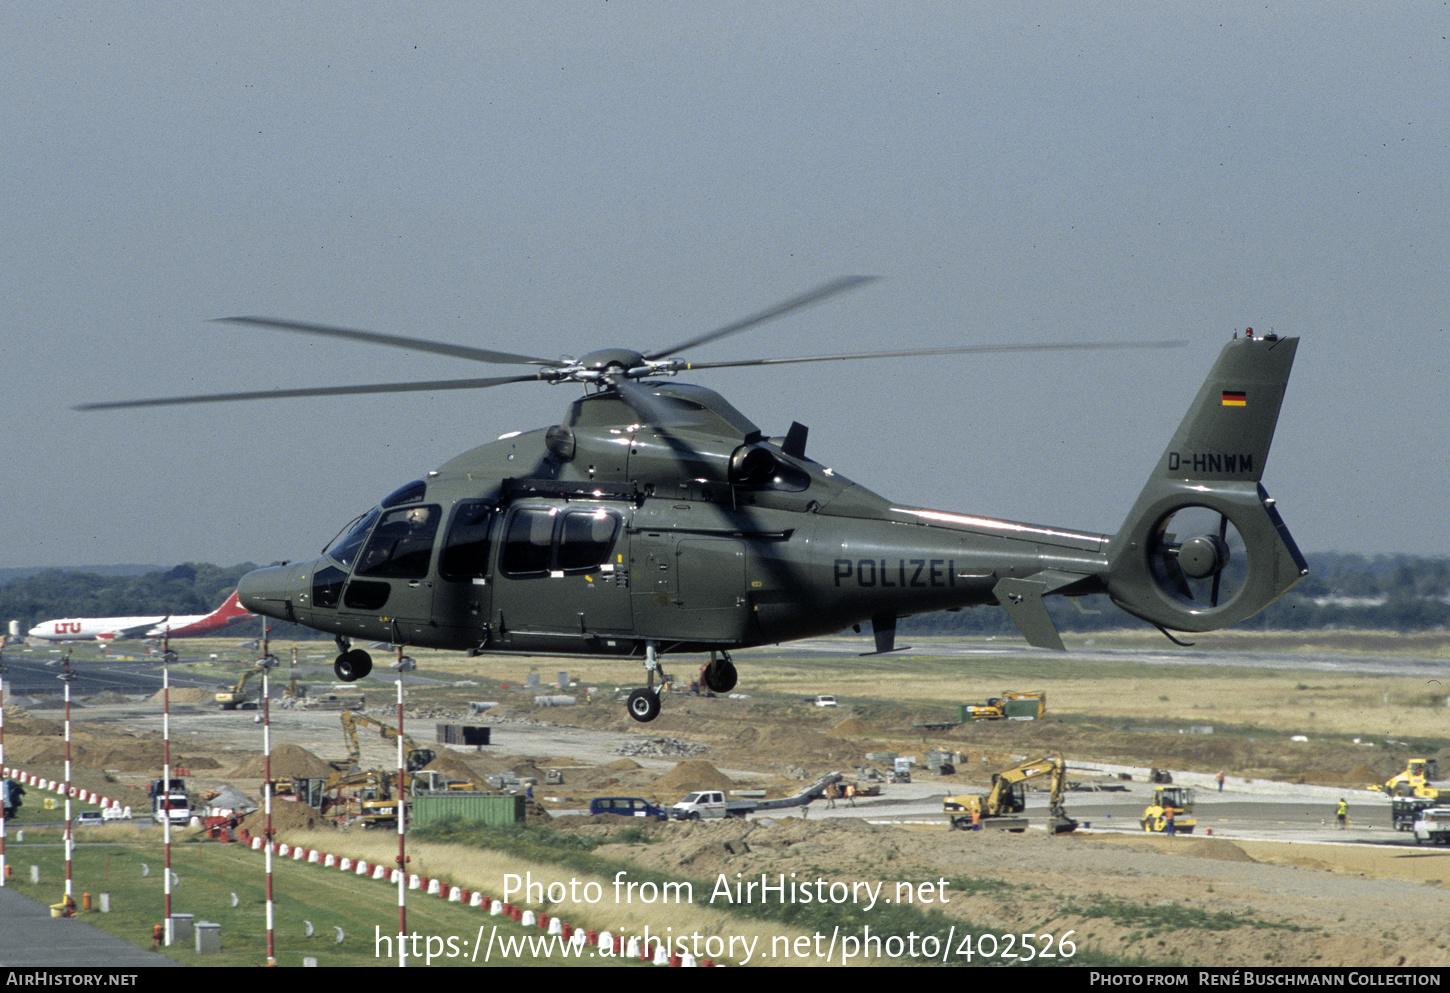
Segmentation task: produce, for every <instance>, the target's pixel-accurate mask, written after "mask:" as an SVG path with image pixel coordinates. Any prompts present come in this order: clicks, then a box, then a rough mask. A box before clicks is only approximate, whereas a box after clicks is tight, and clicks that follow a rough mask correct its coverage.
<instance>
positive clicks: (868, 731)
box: [831, 717, 876, 738]
mask: <svg viewBox="0 0 1450 993" xmlns="http://www.w3.org/2000/svg"><path fill="white" fill-rule="evenodd" d="M875 733H876V729H875V728H873V727H872V726H871V725H870V724H867V723H866V722H865V721H863V720H861V719H860V718H859V717H848V718H846V719H845V720H844V721H840V722H839V723H837V724H834V725H832V726H831V734H833V735H835V736H836V737H838V738H861V737H867V736H870V735H873V734H875Z"/></svg>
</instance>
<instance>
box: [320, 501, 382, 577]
mask: <svg viewBox="0 0 1450 993" xmlns="http://www.w3.org/2000/svg"><path fill="white" fill-rule="evenodd" d="M377 519H378V511H377V510H376V509H373V510H370V511H368V512H367V513H366V514H361V515H359V516H358V517H355V518H353V521H352V523H351V524H349V525H347V526H346V527H344V528H343V529H342V533H341V534H340V535H339V536H338V537H337V538H336V539H334V540H333V542H332V544H330V545H328V546H327V548H325V549H323V552H322V554H324V555H326V556H327V557H328V558H330V559H332V560H333V561H334V562H336V563H337V564H338V565H341V566H345V567H347V568H351V567H352V560H353V559H354V558H355V557H356V556H357V553H358V549H360V548H362V545H363V542H364V541H367V538H368V532H369V531H371V530H372V529H373V524H374V523H376V522H377Z"/></svg>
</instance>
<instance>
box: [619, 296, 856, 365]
mask: <svg viewBox="0 0 1450 993" xmlns="http://www.w3.org/2000/svg"><path fill="white" fill-rule="evenodd" d="M879 278H880V277H879V276H842V277H841V278H840V279H834V280H832V281H831V282H829V283H824V284H822V285H820V286H817V287H816V288H815V289H813V290H807V291H806V292H805V293H802V294H801V295H800V296H797V297H791V298H790V299H789V300H786V301H783V302H782V303H778V304H776V305H775V306H774V307H770V308H768V309H766V310H762V311H761V312H760V313H758V314H752V315H750V316H749V317H746V318H744V319H742V320H739V321H736V322H735V323H734V324H727V325H725V327H723V328H716V329H715V330H714V331H710V332H707V333H705V334H702V335H699V336H697V337H694V338H690V339H687V340H686V341H682V342H680V343H679V344H678V345H672V346H671V347H669V348H658V349H655V350H654V351H653V352H650V353H649V354H648V355H646V356H645V358H647V359H660V358H664V357H665V356H666V355H678V354H679V353H680V352H683V351H686V350H687V349H691V348H695V347H696V346H698V345H703V344H705V343H706V342H707V341H715V340H716V339H717V338H724V337H725V336H726V335H732V334H735V333H736V332H737V331H744V330H745V329H746V328H750V327H754V326H755V325H757V324H761V323H764V322H765V321H768V320H771V319H772V318H776V317H780V316H781V315H783V314H788V313H790V312H791V311H792V310H799V309H800V308H802V307H808V306H810V305H811V304H813V303H819V302H820V301H822V300H824V299H826V297H829V296H834V295H835V294H837V293H844V292H845V291H846V290H851V289H855V288H856V287H858V286H861V285H863V284H865V283H870V282H873V281H874V280H876V279H879Z"/></svg>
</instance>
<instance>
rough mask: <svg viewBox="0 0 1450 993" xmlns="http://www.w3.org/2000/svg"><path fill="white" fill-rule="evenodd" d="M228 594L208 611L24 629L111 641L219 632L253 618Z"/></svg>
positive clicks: (53, 637)
mask: <svg viewBox="0 0 1450 993" xmlns="http://www.w3.org/2000/svg"><path fill="white" fill-rule="evenodd" d="M256 616H257V615H256V614H252V613H249V612H248V611H247V609H246V608H245V607H243V606H242V605H241V602H240V601H238V600H237V594H236V593H235V592H233V593H232V595H231V596H229V597H227V600H226V603H223V604H222V605H221V606H220V607H218V608H217V609H216V610H213V611H212V612H211V613H210V614H170V615H162V616H160V617H63V618H60V619H59V620H54V621H43V622H41V623H40V624H37V625H35V627H33V628H31V629H30V630H29V632H27V637H30V638H36V639H38V640H40V641H115V640H118V639H122V638H160V637H161V636H162V635H165V634H170V636H171V637H173V638H191V637H195V636H197V635H202V634H212V633H214V632H216V631H223V630H225V629H227V628H229V627H231V626H232V625H233V624H237V623H239V622H241V621H245V620H249V619H250V618H253V617H256Z"/></svg>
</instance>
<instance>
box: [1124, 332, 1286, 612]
mask: <svg viewBox="0 0 1450 993" xmlns="http://www.w3.org/2000/svg"><path fill="white" fill-rule="evenodd" d="M1298 345H1299V341H1298V339H1297V338H1276V337H1274V336H1268V337H1260V338H1235V339H1234V340H1233V341H1231V342H1229V343H1228V344H1227V345H1225V346H1224V349H1223V352H1222V353H1221V354H1220V355H1219V358H1218V361H1217V362H1216V363H1215V364H1214V367H1213V369H1212V370H1211V371H1210V372H1209V374H1208V378H1207V379H1206V380H1205V381H1204V383H1203V386H1202V387H1201V388H1200V389H1199V391H1198V396H1197V397H1196V398H1195V399H1194V401H1193V405H1192V407H1190V408H1189V411H1188V415H1187V416H1186V417H1184V419H1183V423H1182V424H1180V425H1179V426H1178V430H1177V432H1176V433H1175V434H1174V435H1173V440H1172V441H1171V442H1169V445H1168V448H1167V449H1166V450H1165V451H1164V453H1163V455H1162V457H1161V458H1160V459H1159V460H1158V464H1157V465H1156V466H1155V467H1154V469H1153V472H1152V474H1151V475H1150V476H1149V478H1148V483H1147V485H1146V486H1145V487H1144V488H1143V492H1142V493H1141V494H1140V495H1139V497H1138V501H1137V503H1136V504H1134V506H1133V510H1132V512H1131V513H1129V515H1128V519H1127V521H1126V522H1125V523H1124V525H1123V529H1122V531H1120V532H1119V533H1118V535H1117V536H1116V537H1115V538H1114V539H1113V541H1112V543H1111V545H1110V547H1109V572H1108V593H1109V595H1110V596H1111V597H1112V598H1113V600H1114V601H1115V602H1116V603H1117V604H1118V606H1120V607H1122V608H1123V609H1124V610H1126V611H1128V612H1129V613H1130V614H1133V615H1135V616H1137V617H1141V618H1142V619H1144V620H1146V621H1149V622H1150V623H1153V624H1158V625H1161V626H1162V627H1165V628H1172V629H1174V630H1179V631H1208V630H1213V629H1215V628H1221V627H1225V626H1227V625H1229V624H1235V623H1237V622H1239V621H1242V620H1244V619H1246V618H1248V617H1252V616H1253V615H1254V614H1256V613H1258V612H1259V611H1260V610H1262V609H1264V607H1266V606H1268V605H1269V604H1270V603H1272V602H1273V601H1274V600H1275V599H1277V598H1278V597H1279V596H1280V595H1282V594H1283V593H1284V592H1285V591H1286V590H1288V589H1289V588H1290V587H1291V586H1293V585H1294V584H1295V583H1297V582H1298V581H1299V580H1300V579H1301V578H1303V576H1304V575H1305V574H1306V573H1307V572H1308V567H1307V566H1306V565H1305V562H1304V558H1303V556H1302V555H1300V554H1299V549H1298V548H1297V547H1295V545H1294V540H1293V538H1292V537H1290V535H1289V531H1288V529H1287V528H1286V527H1285V526H1284V522H1283V520H1282V519H1281V518H1280V517H1279V514H1278V511H1277V509H1276V508H1275V506H1274V501H1273V500H1272V499H1271V498H1270V497H1269V496H1268V494H1267V493H1266V492H1265V491H1264V489H1263V487H1262V486H1261V485H1260V484H1259V481H1260V480H1261V479H1262V477H1263V474H1264V466H1265V465H1266V464H1267V463H1268V460H1269V445H1270V444H1271V443H1272V442H1273V440H1274V427H1275V425H1276V424H1277V423H1278V419H1279V408H1280V405H1281V404H1282V403H1283V400H1284V389H1285V387H1286V386H1287V385H1288V382H1289V372H1290V370H1291V369H1292V368H1293V365H1294V353H1295V351H1296V349H1297V348H1298Z"/></svg>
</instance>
